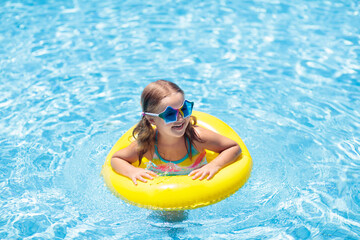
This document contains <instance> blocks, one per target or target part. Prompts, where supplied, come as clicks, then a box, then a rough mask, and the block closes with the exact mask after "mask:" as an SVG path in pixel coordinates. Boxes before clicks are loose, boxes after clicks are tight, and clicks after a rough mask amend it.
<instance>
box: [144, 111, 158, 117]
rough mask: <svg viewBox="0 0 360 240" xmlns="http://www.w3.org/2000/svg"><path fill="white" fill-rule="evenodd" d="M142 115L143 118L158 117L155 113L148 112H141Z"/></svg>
mask: <svg viewBox="0 0 360 240" xmlns="http://www.w3.org/2000/svg"><path fill="white" fill-rule="evenodd" d="M142 115H143V116H145V115H149V116H153V117H158V116H159V114H156V113H148V112H143V113H142Z"/></svg>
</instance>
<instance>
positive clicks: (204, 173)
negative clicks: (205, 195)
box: [199, 171, 209, 180]
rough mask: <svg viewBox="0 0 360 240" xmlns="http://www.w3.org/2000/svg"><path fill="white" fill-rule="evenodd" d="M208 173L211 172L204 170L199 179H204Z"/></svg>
mask: <svg viewBox="0 0 360 240" xmlns="http://www.w3.org/2000/svg"><path fill="white" fill-rule="evenodd" d="M208 174H209V172H208V171H205V172H203V173H202V174H201V176H200V178H199V180H203V179H204V178H205V177H206V175H208Z"/></svg>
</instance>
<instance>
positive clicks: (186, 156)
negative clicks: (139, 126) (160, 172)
mask: <svg viewBox="0 0 360 240" xmlns="http://www.w3.org/2000/svg"><path fill="white" fill-rule="evenodd" d="M157 134H158V132H157V131H156V133H155V154H156V155H157V156H158V157H159V159H160V160H161V161H163V162H166V163H174V164H179V163H182V162H183V161H185V160H186V159H187V158H188V157H189V152H187V153H186V155H185V157H183V158H182V159H180V160H177V161H168V160H165V159H163V158H162V157H161V156H160V154H159V151H158V147H157ZM186 141H187V143H188V146H190V140H189V139H188V138H187V139H186ZM195 150H196V149H195ZM191 151H192V152H194V151H193V147H192V146H191Z"/></svg>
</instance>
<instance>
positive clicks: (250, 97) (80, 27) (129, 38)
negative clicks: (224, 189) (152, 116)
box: [0, 0, 360, 239]
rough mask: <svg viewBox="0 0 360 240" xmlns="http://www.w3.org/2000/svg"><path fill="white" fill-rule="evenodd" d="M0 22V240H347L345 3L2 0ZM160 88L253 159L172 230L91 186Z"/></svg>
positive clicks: (359, 39) (352, 130)
mask: <svg viewBox="0 0 360 240" xmlns="http://www.w3.org/2000/svg"><path fill="white" fill-rule="evenodd" d="M0 22H1V24H0V145H1V150H0V239H360V191H359V188H360V181H359V179H360V80H359V79H360V27H359V26H360V24H359V23H360V5H359V2H358V1H357V0H349V1H345V0H335V1H329V0H319V1H307V0H299V1H292V2H290V3H289V2H288V1H285V0H270V1H267V0H257V1H248V0H246V1H225V0H219V1H217V0H209V1H199V0H195V1H172V0H164V1H155V0H152V1H130V0H128V1H116V0H102V1H84V0H73V1H66V0H58V1H55V0H48V1H47V0H38V1H32V0H23V1H19V0H11V1H10V0H3V1H1V2H0ZM159 78H163V79H168V80H172V81H175V82H176V83H178V84H179V85H180V86H181V87H182V88H183V89H184V90H185V92H186V94H187V98H188V99H191V100H194V101H195V103H196V105H195V108H196V110H201V111H205V112H208V113H210V114H212V115H215V116H217V117H219V118H220V119H222V120H223V121H225V122H227V123H228V124H229V125H230V126H232V127H233V128H234V129H235V130H236V131H237V132H238V133H239V135H240V136H241V137H242V139H243V140H244V142H245V144H246V145H247V146H248V149H249V151H250V153H251V154H252V157H253V160H254V167H253V171H252V176H251V178H250V179H249V181H248V182H247V183H246V185H245V186H244V187H243V188H241V189H240V190H239V191H238V192H237V193H236V194H234V195H233V196H231V197H229V198H228V199H226V200H224V201H222V202H219V203H217V204H214V205H211V206H208V207H204V208H200V209H195V210H191V211H189V212H187V217H186V218H184V219H183V220H182V221H178V222H172V221H168V220H166V219H163V218H161V217H159V216H157V215H156V214H154V213H153V212H152V211H150V210H145V209H141V208H137V207H134V206H130V205H128V204H126V203H124V202H123V201H121V200H120V199H118V198H116V197H115V196H114V195H113V194H112V193H111V192H110V191H109V190H108V189H107V188H106V187H105V186H104V181H103V179H102V177H101V176H100V171H101V167H102V164H103V162H104V160H105V157H106V155H107V153H108V152H109V151H110V149H111V147H112V145H113V144H114V143H115V142H116V141H117V139H118V138H119V137H120V136H121V135H122V134H123V133H124V132H125V131H126V130H127V129H128V128H129V127H131V126H132V125H133V124H135V123H136V122H137V121H138V120H139V112H140V106H139V95H140V93H141V91H142V89H143V87H144V86H146V85H147V83H149V82H150V81H153V80H156V79H159Z"/></svg>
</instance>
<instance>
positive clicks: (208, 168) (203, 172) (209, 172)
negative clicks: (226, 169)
mask: <svg viewBox="0 0 360 240" xmlns="http://www.w3.org/2000/svg"><path fill="white" fill-rule="evenodd" d="M219 170H220V167H219V166H216V165H212V164H211V163H208V164H206V165H204V166H202V167H201V168H199V169H196V170H194V171H192V172H191V173H189V176H193V178H192V179H193V180H195V179H197V178H198V177H200V178H199V180H203V179H204V178H205V177H206V176H208V177H207V178H206V179H207V180H210V179H211V178H212V177H213V176H215V174H216V173H217V172H218V171H219Z"/></svg>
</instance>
